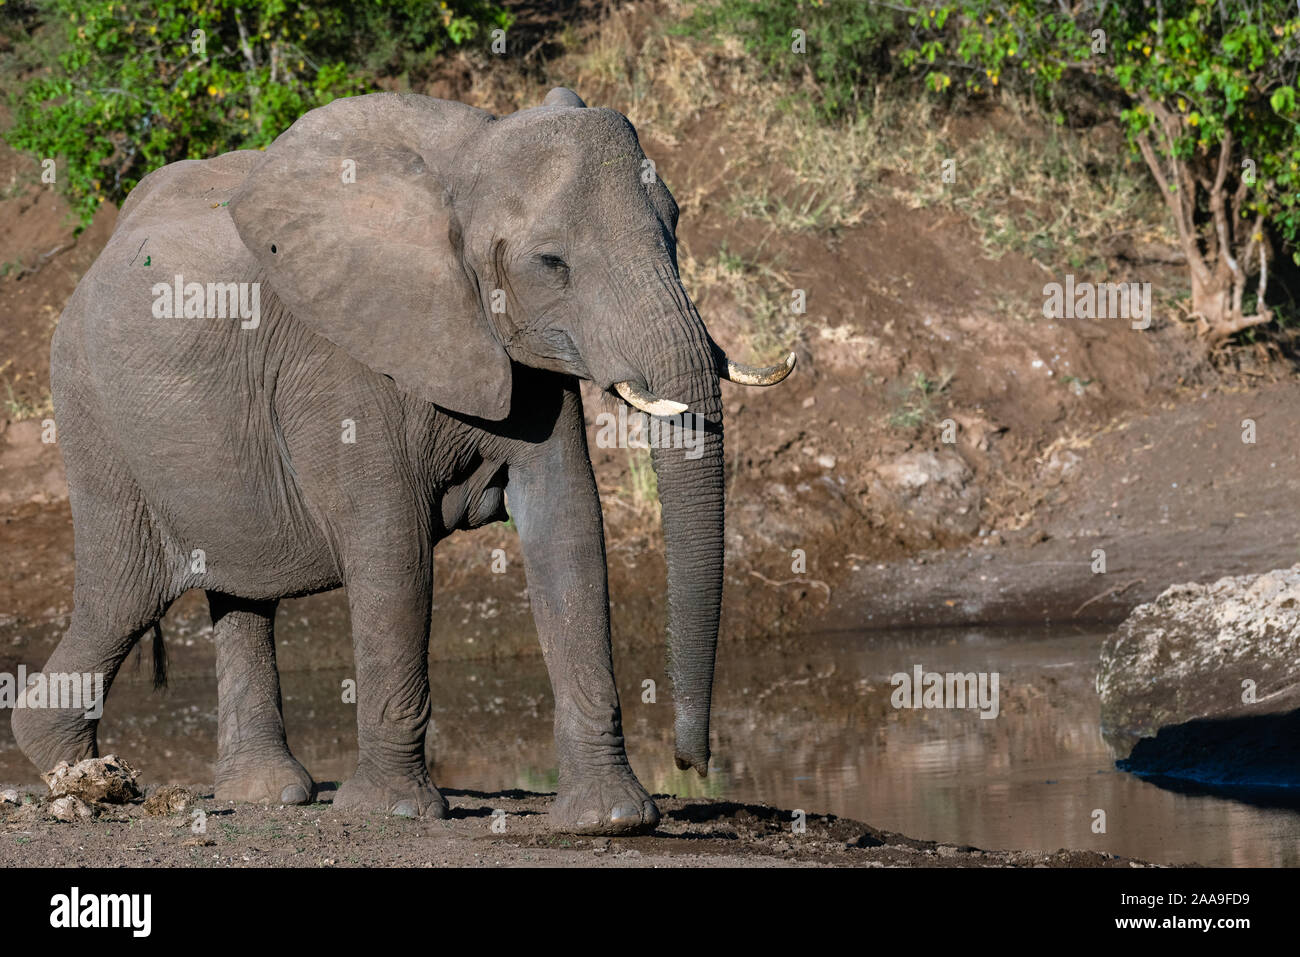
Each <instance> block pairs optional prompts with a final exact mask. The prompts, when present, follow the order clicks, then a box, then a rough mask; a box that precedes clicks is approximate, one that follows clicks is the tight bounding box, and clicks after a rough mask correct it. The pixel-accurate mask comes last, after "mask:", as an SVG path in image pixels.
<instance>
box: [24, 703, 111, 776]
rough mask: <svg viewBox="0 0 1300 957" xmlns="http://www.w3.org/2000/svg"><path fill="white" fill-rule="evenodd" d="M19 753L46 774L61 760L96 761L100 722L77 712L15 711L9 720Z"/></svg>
mask: <svg viewBox="0 0 1300 957" xmlns="http://www.w3.org/2000/svg"><path fill="white" fill-rule="evenodd" d="M10 724H11V726H12V727H13V732H14V741H15V742H16V743H17V745H18V750H20V751H22V753H23V754H25V755H26V756H27V759H28V760H29V761H31V762H32V764H34V765H36V767H37V769H38V770H39V771H40V772H41V773H42V774H44V773H45V772H47V771H49V770H50V769H51V768H53V767H54V766H55V765H56V764H58V763H59V762H60V761H67V762H68V763H69V764H76V763H77V762H78V761H81V760H84V759H85V758H93V757H95V756H96V754H97V752H96V749H95V728H96V727H97V725H98V724H99V722H98V721H97V720H94V719H90V718H86V717H85V715H84V713H83V712H81V711H77V710H67V709H61V708H60V709H56V708H16V709H15V710H14V713H13V717H12V718H11V719H10Z"/></svg>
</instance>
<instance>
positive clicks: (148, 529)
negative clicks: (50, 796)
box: [11, 465, 177, 772]
mask: <svg viewBox="0 0 1300 957" xmlns="http://www.w3.org/2000/svg"><path fill="white" fill-rule="evenodd" d="M69 471H70V473H71V472H72V471H73V466H72V465H70V467H69ZM76 471H77V473H78V474H77V479H78V481H77V486H76V487H75V488H74V490H73V499H72V514H73V523H74V525H75V528H76V539H77V541H76V555H77V563H76V584H75V587H74V589H73V612H72V619H71V622H70V624H69V626H68V630H67V632H66V633H65V634H64V636H63V638H62V640H60V642H59V644H58V647H57V648H55V649H54V653H53V654H52V655H50V659H49V661H47V662H46V663H45V666H44V668H43V669H42V673H41V674H40V675H33V676H31V678H29V680H28V687H27V689H26V691H25V692H24V694H23V702H22V704H23V706H22V707H19V708H16V709H15V710H14V713H13V717H12V719H11V723H12V725H13V732H14V739H15V741H16V742H17V743H18V747H19V749H20V750H21V751H22V752H23V754H25V755H26V756H27V758H28V759H29V760H30V761H31V762H32V763H33V764H34V765H36V767H37V768H38V769H40V770H41V771H42V772H44V771H48V770H50V769H51V768H53V767H54V766H55V765H56V764H58V763H59V762H60V761H68V762H70V763H75V762H77V761H80V760H82V759H83V758H89V757H95V756H96V755H98V753H99V752H98V748H97V744H96V731H97V729H98V726H99V717H100V715H101V714H102V713H103V703H104V696H106V695H107V694H108V688H109V686H110V685H111V684H112V682H113V678H114V676H116V674H117V670H118V668H119V667H120V666H121V664H122V662H123V660H124V659H125V658H126V656H127V653H128V652H130V650H131V649H132V648H133V647H134V646H135V643H136V642H137V641H139V640H140V638H141V636H143V635H144V634H145V633H146V632H148V631H149V630H151V629H152V628H153V626H154V624H155V623H157V622H158V621H159V619H161V618H162V616H163V613H164V612H165V611H166V610H167V606H168V605H170V604H171V602H172V601H173V600H174V599H175V597H176V594H177V589H176V588H175V587H174V586H173V585H172V584H171V583H170V581H169V579H170V576H169V575H168V573H167V569H166V561H165V558H164V555H165V553H166V550H165V548H164V547H163V544H162V541H161V539H160V538H159V536H158V535H157V533H156V531H155V529H154V528H153V526H152V524H151V523H150V522H149V520H148V517H147V511H146V509H145V508H144V505H143V501H142V500H141V498H140V496H139V493H138V492H136V491H135V490H134V486H133V485H132V484H131V482H130V480H129V479H127V478H125V477H124V476H123V475H122V474H121V473H120V472H118V471H116V470H114V469H112V468H111V467H105V468H102V469H99V470H96V471H90V470H82V469H78V470H76ZM154 640H155V641H157V640H158V637H157V635H156V634H155V637H154ZM77 684H80V685H81V688H82V689H85V688H86V687H87V686H89V687H90V688H92V689H97V695H96V696H97V697H98V700H97V701H86V700H81V701H77V700H76V697H77V696H75V695H72V696H70V695H68V694H67V691H68V690H69V689H70V688H72V687H73V686H75V685H77ZM40 688H44V689H45V691H44V696H43V697H44V700H41V697H39V689H40ZM55 688H58V689H60V694H59V695H57V698H58V700H55V698H56V695H55V694H54V690H55ZM68 697H72V703H74V704H75V705H76V706H74V707H67V706H66V705H68V704H69V701H67V700H65V699H67V698H68ZM80 697H81V698H82V699H84V698H86V697H87V696H86V695H85V694H84V690H83V693H82V694H81V695H80ZM33 705H35V706H33ZM60 705H62V706H60ZM123 757H126V755H123Z"/></svg>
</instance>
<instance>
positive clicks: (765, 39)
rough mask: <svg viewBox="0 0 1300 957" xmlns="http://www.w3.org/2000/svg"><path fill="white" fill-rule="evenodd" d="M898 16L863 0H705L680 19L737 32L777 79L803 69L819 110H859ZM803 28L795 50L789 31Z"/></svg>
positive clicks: (698, 32)
mask: <svg viewBox="0 0 1300 957" xmlns="http://www.w3.org/2000/svg"><path fill="white" fill-rule="evenodd" d="M900 22H901V18H900V17H899V16H898V15H897V13H896V12H895V11H893V10H890V9H888V8H886V7H882V6H879V5H875V4H871V3H867V2H866V0H710V2H706V3H701V4H700V6H698V7H697V8H696V9H695V10H694V11H693V12H692V13H691V15H690V16H689V17H687V18H686V19H685V20H684V21H683V22H682V24H681V25H680V27H679V28H678V29H680V30H681V31H682V32H685V33H688V34H692V35H695V36H705V37H713V38H719V37H722V36H724V35H730V36H735V37H738V38H739V39H740V40H741V42H742V44H743V45H744V48H745V52H747V53H749V54H751V55H753V56H754V57H756V58H757V59H758V60H759V61H760V62H761V63H762V64H763V65H764V66H765V67H766V68H767V69H768V70H769V71H770V73H771V75H772V76H773V78H774V79H775V80H777V81H778V82H782V83H787V84H789V85H791V86H792V87H793V84H792V83H791V81H797V80H798V79H799V78H800V77H802V76H809V77H810V78H811V79H812V80H813V81H815V85H816V88H815V90H814V91H812V93H811V96H812V97H813V100H814V102H815V104H816V106H817V108H818V110H819V111H820V112H821V113H822V114H823V116H824V117H826V118H828V119H834V118H838V117H842V116H848V115H851V114H853V113H854V112H856V111H857V110H858V108H859V107H860V106H861V103H862V94H863V91H864V90H868V89H869V88H870V82H869V81H870V80H872V78H874V77H875V76H877V75H879V74H882V73H885V72H887V71H888V63H889V47H890V44H891V42H892V41H893V40H894V39H895V38H896V34H897V31H898V28H899V24H900ZM796 30H802V31H803V40H804V52H803V53H796V52H795V51H794V49H793V46H794V44H795V42H796V36H795V34H794V31H796Z"/></svg>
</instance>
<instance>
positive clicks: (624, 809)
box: [609, 804, 641, 824]
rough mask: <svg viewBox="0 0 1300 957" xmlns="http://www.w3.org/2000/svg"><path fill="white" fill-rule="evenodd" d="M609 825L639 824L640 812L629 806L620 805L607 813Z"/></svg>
mask: <svg viewBox="0 0 1300 957" xmlns="http://www.w3.org/2000/svg"><path fill="white" fill-rule="evenodd" d="M609 822H610V823H611V824H640V823H641V812H640V811H638V810H637V809H636V808H635V807H633V806H632V805H630V804H620V805H619V806H618V807H616V808H614V810H612V811H610V812H609Z"/></svg>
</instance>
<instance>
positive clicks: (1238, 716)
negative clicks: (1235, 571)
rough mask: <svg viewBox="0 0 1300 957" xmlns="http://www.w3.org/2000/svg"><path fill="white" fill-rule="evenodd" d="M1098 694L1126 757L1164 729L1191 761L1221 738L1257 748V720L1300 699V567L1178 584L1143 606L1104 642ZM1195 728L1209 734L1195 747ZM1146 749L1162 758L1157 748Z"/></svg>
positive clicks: (1106, 724)
mask: <svg viewBox="0 0 1300 957" xmlns="http://www.w3.org/2000/svg"><path fill="white" fill-rule="evenodd" d="M1097 692H1098V694H1099V695H1100V697H1101V724H1102V731H1103V733H1104V734H1105V735H1106V737H1107V740H1108V741H1109V742H1110V743H1111V745H1112V746H1113V747H1114V748H1115V750H1116V751H1117V752H1118V753H1119V755H1120V756H1121V757H1123V756H1126V755H1128V754H1129V753H1130V751H1134V745H1135V744H1137V743H1138V741H1139V740H1140V739H1143V738H1153V737H1155V736H1156V735H1157V732H1158V731H1160V729H1162V728H1164V729H1166V734H1164V735H1162V736H1161V738H1162V739H1163V740H1166V741H1170V742H1174V741H1177V742H1178V749H1179V751H1180V752H1182V753H1183V754H1184V756H1186V757H1187V760H1184V761H1182V764H1188V763H1189V761H1190V757H1189V756H1190V755H1191V754H1192V752H1193V751H1195V750H1196V747H1208V746H1209V743H1210V742H1212V741H1214V740H1221V741H1222V742H1223V743H1224V745H1225V746H1226V745H1227V743H1228V742H1232V744H1231V747H1233V748H1236V749H1241V748H1245V747H1247V745H1246V742H1248V741H1249V740H1251V737H1250V736H1251V731H1250V729H1251V727H1252V725H1251V723H1250V722H1251V721H1252V720H1255V719H1262V718H1264V716H1273V718H1274V719H1275V718H1276V717H1277V716H1278V715H1279V714H1283V713H1285V712H1288V711H1291V710H1292V709H1295V708H1297V707H1300V565H1295V566H1292V567H1291V568H1286V569H1281V570H1278V571H1271V572H1265V573H1263V574H1259V575H1239V576H1236V577H1232V578H1221V579H1219V580H1218V581H1216V582H1214V583H1213V584H1207V585H1201V584H1185V585H1173V586H1171V587H1169V588H1167V589H1165V590H1164V591H1163V592H1161V594H1160V595H1159V597H1157V598H1156V599H1155V601H1152V602H1148V603H1146V604H1144V605H1139V606H1138V607H1137V608H1135V609H1134V610H1133V612H1132V614H1130V615H1129V617H1128V619H1127V620H1125V621H1124V623H1123V624H1122V625H1120V627H1119V628H1118V630H1116V632H1115V634H1114V635H1112V636H1111V637H1110V638H1109V639H1108V640H1107V641H1106V643H1105V644H1104V645H1103V647H1102V651H1101V664H1100V668H1099V671H1098V675H1097ZM1189 722H1192V723H1194V725H1192V726H1190V727H1189V728H1180V730H1179V731H1178V732H1177V733H1171V731H1172V729H1173V728H1174V727H1175V726H1182V725H1188V723H1189ZM1243 722H1244V723H1243ZM1265 723H1267V722H1265ZM1265 723H1261V724H1260V725H1259V727H1260V728H1261V729H1263V728H1264V724H1265ZM1273 723H1274V724H1275V723H1276V721H1274V722H1273ZM1268 727H1270V728H1271V727H1272V724H1269V725H1268ZM1229 729H1230V730H1229ZM1189 732H1190V734H1191V737H1192V738H1194V739H1195V740H1196V741H1199V742H1201V744H1198V745H1196V746H1195V747H1191V748H1190V749H1189V741H1190V740H1191V738H1189ZM1243 735H1245V736H1244V737H1243ZM1261 746H1262V736H1261ZM1247 749H1248V748H1247ZM1134 753H1135V755H1136V754H1137V753H1138V752H1136V751H1135V752H1134ZM1238 753H1239V754H1240V757H1241V760H1242V761H1243V763H1244V762H1247V761H1249V760H1253V758H1251V757H1250V756H1249V755H1247V754H1245V753H1243V752H1240V751H1239V752H1238ZM1141 754H1142V755H1144V756H1145V757H1147V758H1154V757H1157V755H1156V754H1155V753H1154V751H1153V749H1152V747H1150V746H1147V747H1144V748H1143V749H1142V751H1141ZM1165 757H1166V759H1167V758H1168V756H1167V755H1166V756H1165ZM1203 757H1204V758H1205V760H1206V761H1207V762H1210V763H1213V762H1212V756H1211V755H1209V754H1208V753H1206V754H1204V755H1203ZM1213 760H1218V759H1213ZM1156 763H1157V764H1159V762H1158V761H1157V762H1156ZM1191 763H1195V762H1194V761H1191ZM1220 763H1222V762H1220ZM1228 763H1229V764H1230V763H1231V762H1228ZM1165 764H1166V765H1167V764H1168V760H1166V761H1165ZM1174 764H1175V765H1177V764H1179V762H1174ZM1153 767H1154V766H1153ZM1130 770H1142V769H1141V768H1138V767H1132V768H1130ZM1167 770H1168V769H1167ZM1297 771H1300V769H1297ZM1153 773H1154V770H1153ZM1170 773H1172V772H1170ZM1186 776H1189V777H1196V776H1197V775H1196V774H1195V772H1194V769H1192V770H1189V771H1188V772H1187V775H1186ZM1266 776H1270V775H1266ZM1270 777H1271V776H1270Z"/></svg>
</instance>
